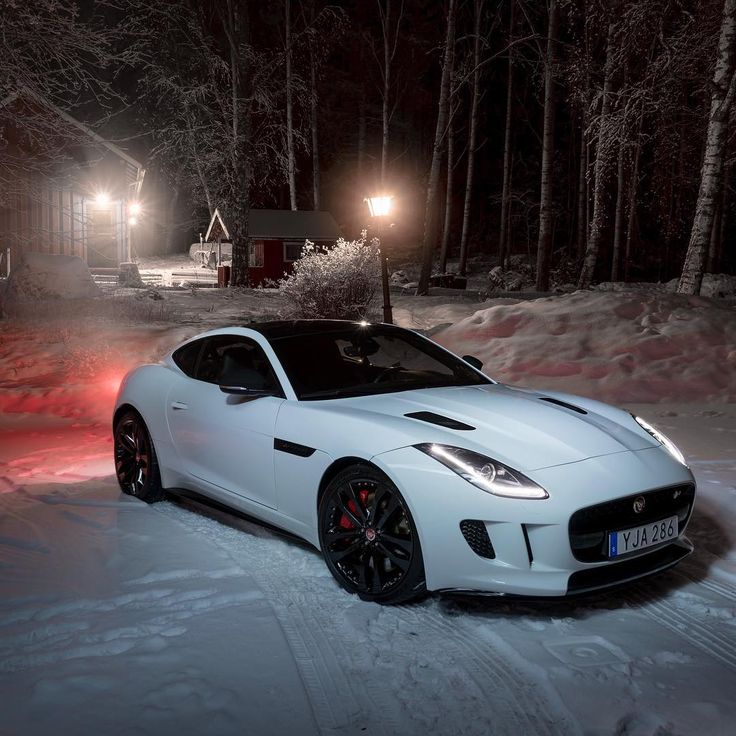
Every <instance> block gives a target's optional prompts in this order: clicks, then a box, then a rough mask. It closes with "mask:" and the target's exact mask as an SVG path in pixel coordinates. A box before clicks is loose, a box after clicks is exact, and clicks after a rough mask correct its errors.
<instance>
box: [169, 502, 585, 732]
mask: <svg viewBox="0 0 736 736" xmlns="http://www.w3.org/2000/svg"><path fill="white" fill-rule="evenodd" d="M200 509H201V511H200ZM178 511H179V513H177V514H176V519H177V520H178V521H179V522H180V523H182V525H184V526H185V527H188V529H189V530H190V531H196V532H197V533H207V535H208V537H209V538H210V540H211V541H212V542H213V544H215V545H216V546H217V547H218V548H219V549H220V550H221V551H222V552H223V553H224V554H226V555H228V557H230V559H232V560H233V561H234V562H235V564H236V565H239V566H241V567H242V568H243V569H244V571H245V572H246V573H247V574H248V575H250V576H252V577H253V578H254V579H255V580H256V582H257V584H258V586H259V587H260V588H261V589H262V590H263V591H264V593H265V594H266V597H267V600H268V601H269V602H270V603H271V605H272V607H273V609H274V612H275V615H276V617H277V620H278V621H279V623H280V624H281V627H282V630H283V632H284V635H285V637H286V639H287V641H288V642H289V645H290V647H291V650H292V655H293V657H294V660H295V662H296V664H297V667H298V668H299V672H300V675H301V677H302V682H303V683H304V687H305V690H306V691H307V693H308V695H309V698H310V701H311V703H312V708H313V712H314V715H315V720H316V722H317V724H318V727H319V728H320V730H321V731H323V732H332V731H334V730H337V729H339V730H341V732H351V730H354V732H356V733H357V732H359V728H360V727H361V726H367V727H368V728H369V730H370V732H371V733H385V734H401V733H406V732H407V730H411V729H412V728H418V727H419V726H421V725H424V726H425V730H426V729H427V728H429V729H430V730H435V729H432V728H431V726H427V725H426V724H427V723H428V722H429V723H432V721H440V720H442V718H445V717H447V716H448V714H449V715H452V714H453V711H457V710H458V708H457V701H458V698H461V699H465V700H466V701H468V709H467V719H466V720H463V721H460V722H458V721H455V722H454V723H453V732H455V733H458V734H487V733H493V734H494V736H502V734H508V735H509V736H517V735H518V734H520V733H523V734H529V736H570V735H571V734H577V733H579V732H580V729H579V726H578V724H577V722H576V721H575V720H574V718H572V716H570V714H569V713H568V712H567V711H566V709H565V708H564V706H563V705H562V704H561V701H560V702H559V703H556V704H555V706H552V705H551V702H550V700H549V698H546V697H545V696H544V694H543V693H540V692H539V688H538V687H536V686H535V684H534V681H533V680H531V678H529V677H525V676H524V674H522V673H521V672H519V670H518V667H517V666H516V665H515V664H514V663H513V662H512V660H511V658H510V657H508V656H507V655H505V654H503V653H499V652H498V651H497V650H496V649H495V648H494V647H493V646H492V645H489V644H488V642H487V641H483V639H481V638H479V635H478V633H477V632H475V631H472V630H469V628H467V627H466V630H465V631H458V622H457V620H455V619H448V620H445V619H444V618H443V617H441V616H438V613H437V611H435V610H433V608H432V605H431V601H430V603H429V604H417V605H408V606H391V607H385V608H379V609H377V612H376V616H377V617H378V618H377V619H376V621H377V623H376V626H377V628H378V631H377V632H375V631H374V632H371V633H370V634H369V629H370V626H371V625H372V623H371V624H369V625H368V626H367V627H366V628H365V629H363V628H361V630H360V631H359V632H355V631H350V628H349V626H346V625H345V623H344V621H345V618H346V616H349V614H350V610H351V609H352V608H353V607H354V606H362V605H364V604H360V603H358V599H357V598H356V597H354V596H350V595H349V594H347V593H343V592H342V591H340V590H339V589H337V588H336V584H335V583H334V582H333V581H332V578H331V577H328V576H325V577H318V578H315V577H314V576H313V575H312V576H306V577H305V576H304V575H302V574H294V572H293V571H294V570H295V569H296V568H298V566H299V564H300V563H302V564H304V563H306V564H307V566H309V564H310V562H311V560H314V559H315V557H314V553H312V552H311V551H310V552H306V551H305V552H303V553H302V552H301V550H299V549H298V548H295V547H294V546H291V547H288V548H287V546H286V543H284V542H283V541H282V540H280V539H278V537H276V536H274V535H272V534H271V533H270V532H269V533H267V535H266V536H264V535H263V533H262V532H263V528H262V527H256V528H255V529H256V531H254V532H253V533H251V534H249V533H248V532H247V531H243V530H241V529H238V528H237V526H233V525H232V524H228V523H222V522H220V521H219V520H218V518H216V517H215V518H213V512H212V511H211V510H210V509H209V508H207V507H204V508H202V507H199V506H198V511H199V513H198V512H192V511H191V510H189V509H187V508H186V507H185V508H179V509H178ZM203 522H204V523H203ZM210 524H217V525H218V529H217V533H216V534H213V533H212V529H211V527H210ZM282 545H283V546H282ZM300 553H302V554H304V555H305V556H304V557H300ZM306 555H308V557H307V556H306ZM315 561H316V560H315ZM317 564H323V563H322V560H321V558H320V560H319V562H318V563H317ZM306 572H307V573H309V569H307V571H306ZM322 583H324V585H323V584H322ZM335 596H339V597H340V598H339V601H338V600H336V598H335ZM365 605H368V606H370V605H371V604H365ZM360 610H361V611H365V610H369V611H370V610H371V609H362V608H361V609H360ZM384 617H385V618H384ZM386 623H388V627H387V625H386ZM397 624H398V626H397ZM402 624H403V626H404V627H409V628H412V629H416V630H417V631H418V632H422V633H421V634H420V638H419V639H417V640H410V639H408V637H407V636H406V632H402V631H401V625H402ZM427 631H429V632H431V635H430V637H429V639H428V640H427V641H422V636H423V634H424V633H425V632H427ZM375 634H377V635H378V636H374V635H375ZM410 642H411V643H410ZM414 642H416V643H414ZM421 644H424V647H423V648H422V647H420V646H419V645H421ZM402 654H403V656H402ZM423 660H429V661H430V662H431V666H432V667H433V668H434V670H433V671H432V672H429V673H428V674H427V675H426V677H427V678H428V680H427V681H426V682H423V681H422V679H421V678H419V677H417V675H416V670H419V669H420V668H421V667H422V666H423V664H422V661H423ZM374 661H375V663H377V664H378V665H379V666H385V665H386V664H390V666H391V671H392V675H391V680H388V679H387V678H383V679H381V675H380V674H379V675H378V676H376V677H370V676H369V677H366V673H368V672H370V669H371V668H372V666H373V664H374ZM345 664H347V666H348V671H349V670H351V669H352V670H356V669H357V670H359V671H360V673H361V677H362V679H361V680H360V681H359V683H358V685H359V687H356V686H355V685H354V682H355V678H354V677H350V676H349V675H348V672H346V669H345V666H344V665H345ZM441 665H446V667H442V666H441ZM397 666H398V667H399V671H398V672H396V667H397ZM434 671H436V672H437V676H438V677H445V678H448V679H452V678H454V680H455V682H453V683H452V684H451V686H450V687H443V688H442V689H438V688H437V683H436V682H435V681H433V680H432V676H433V672H434ZM376 672H377V673H381V672H382V670H379V669H377V670H376ZM394 672H396V674H394ZM395 678H404V681H406V684H407V686H408V688H409V691H408V692H406V693H402V695H405V696H406V697H405V698H404V699H401V697H400V696H398V695H397V692H396V690H397V686H396V684H395V682H392V681H393V680H394V679H395ZM417 687H419V688H421V687H423V688H425V689H426V690H427V692H426V693H423V694H422V695H421V697H422V698H430V699H431V701H432V709H431V710H432V712H427V709H426V708H422V709H420V710H417V709H416V706H415V699H416V696H417V692H416V689H417ZM377 703H380V704H381V705H380V708H379V709H377V707H376V704H377ZM479 704H480V706H481V707H482V706H483V705H486V706H488V707H487V708H483V709H482V710H480V711H479V710H478V709H479ZM454 715H455V716H456V715H457V713H456V712H455V713H454ZM433 725H436V726H439V725H440V724H433ZM351 727H352V728H351ZM499 729H502V730H499Z"/></svg>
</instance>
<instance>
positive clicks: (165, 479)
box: [114, 363, 181, 488]
mask: <svg viewBox="0 0 736 736" xmlns="http://www.w3.org/2000/svg"><path fill="white" fill-rule="evenodd" d="M173 374H174V369H172V368H171V367H169V366H167V365H165V364H163V363H155V364H146V365H142V366H139V367H138V368H135V369H134V370H132V371H130V372H129V373H128V374H127V375H126V376H125V378H123V381H122V383H121V384H120V389H119V391H118V396H117V399H116V400H115V413H114V416H116V415H117V413H118V409H119V408H120V407H122V406H123V405H128V406H132V407H133V409H135V410H136V411H137V412H138V413H139V414H140V415H141V417H143V421H144V422H145V423H146V427H147V428H148V432H149V434H150V435H151V439H152V440H153V446H154V449H155V451H156V457H157V458H158V464H159V470H160V472H161V481H162V483H163V486H164V488H171V487H174V486H177V485H178V484H179V483H178V481H179V479H180V477H181V475H180V472H179V470H178V467H179V462H178V455H177V453H176V449H175V448H174V445H173V443H172V441H171V434H170V433H169V429H168V424H167V421H166V396H167V394H168V389H169V387H170V386H171V381H172V378H173V377H174V375H173Z"/></svg>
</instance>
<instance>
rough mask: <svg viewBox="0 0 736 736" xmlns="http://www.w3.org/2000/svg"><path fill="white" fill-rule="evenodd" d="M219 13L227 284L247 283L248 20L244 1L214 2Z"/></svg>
mask: <svg viewBox="0 0 736 736" xmlns="http://www.w3.org/2000/svg"><path fill="white" fill-rule="evenodd" d="M216 7H217V8H218V12H220V14H221V18H222V21H223V25H224V29H225V35H226V36H227V41H228V46H229V51H230V77H231V104H232V141H231V151H230V155H231V158H232V162H233V167H232V175H231V180H230V182H229V186H228V191H227V202H226V205H227V210H228V212H229V213H230V218H231V222H230V235H231V237H232V241H233V262H232V274H231V282H230V283H231V286H245V285H247V283H248V245H249V238H248V217H249V210H250V182H251V179H252V176H253V172H252V163H251V155H252V153H251V127H252V123H251V107H250V102H249V100H250V96H251V95H250V93H251V90H250V89H249V84H246V82H247V81H248V80H250V69H249V64H248V61H247V57H245V58H243V57H241V51H240V49H241V45H242V44H243V43H247V42H248V37H249V31H250V28H249V23H248V16H247V10H248V5H247V4H246V3H243V4H241V3H237V2H233V1H232V0H228V2H227V3H225V4H223V5H219V6H216Z"/></svg>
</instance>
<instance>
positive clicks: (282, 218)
mask: <svg viewBox="0 0 736 736" xmlns="http://www.w3.org/2000/svg"><path fill="white" fill-rule="evenodd" d="M225 221H226V217H225V215H223V213H222V212H221V211H220V210H219V208H218V209H216V210H215V213H214V214H213V215H212V220H211V221H210V226H209V227H208V228H207V235H206V237H205V240H206V241H207V243H214V242H218V241H220V242H229V241H230V234H229V231H228V228H227V225H226V223H225ZM248 233H249V236H250V238H251V241H250V254H249V259H248V261H249V263H248V265H249V270H250V282H251V285H252V286H258V285H259V284H262V283H263V282H264V281H266V280H267V279H268V280H271V281H277V280H278V279H280V278H282V277H283V276H284V274H285V273H287V274H288V273H290V272H291V268H292V264H293V263H294V261H296V260H298V259H299V258H300V257H301V252H302V248H303V247H304V242H305V241H306V240H310V241H311V242H313V243H314V244H315V245H328V246H329V245H334V243H335V241H336V240H337V239H338V238H339V237H340V236H341V235H342V233H341V232H340V228H339V227H338V226H337V223H336V222H335V219H334V218H333V217H332V215H331V214H330V213H329V212H316V211H311V210H250V213H249V217H248ZM223 251H224V252H226V253H229V252H230V248H229V246H226V248H223Z"/></svg>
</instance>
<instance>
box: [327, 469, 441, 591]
mask: <svg viewBox="0 0 736 736" xmlns="http://www.w3.org/2000/svg"><path fill="white" fill-rule="evenodd" d="M318 517H319V541H320V548H321V549H322V554H323V556H324V558H325V562H326V563H327V567H328V568H329V570H330V572H331V573H332V574H333V575H334V577H335V579H336V580H337V582H338V583H339V584H340V585H341V586H342V587H343V588H344V589H345V590H347V591H349V592H351V593H355V594H357V595H358V596H359V597H360V598H362V599H363V600H365V601H373V602H375V603H383V604H397V603H405V602H407V601H410V600H414V599H417V598H421V597H422V596H424V595H426V592H427V586H426V581H425V575H424V561H423V558H422V549H421V545H420V543H419V535H418V534H417V528H416V525H415V524H414V520H413V518H412V515H411V512H410V511H409V507H408V506H407V504H406V501H405V500H404V498H403V497H402V495H401V493H400V492H399V490H398V488H397V487H396V486H395V485H394V483H393V482H392V481H391V480H390V479H389V478H388V477H387V476H386V475H385V474H384V473H382V472H381V471H379V470H378V469H377V468H375V467H374V466H372V465H367V464H356V465H352V466H350V467H348V468H346V469H345V470H342V471H341V472H339V473H338V474H337V475H336V476H335V477H334V478H333V479H332V480H331V481H330V482H329V484H328V485H327V487H326V489H325V491H324V493H323V494H322V498H321V499H320V504H319V510H318Z"/></svg>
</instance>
